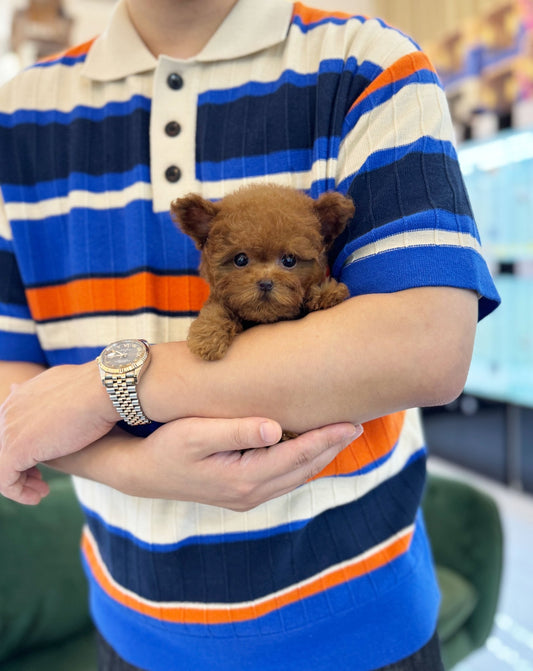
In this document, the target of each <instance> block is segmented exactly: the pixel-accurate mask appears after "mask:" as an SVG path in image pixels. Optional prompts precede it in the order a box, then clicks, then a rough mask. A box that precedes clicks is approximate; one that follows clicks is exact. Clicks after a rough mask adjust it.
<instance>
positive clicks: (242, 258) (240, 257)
mask: <svg viewBox="0 0 533 671" xmlns="http://www.w3.org/2000/svg"><path fill="white" fill-rule="evenodd" d="M233 263H234V264H235V265H236V266H237V268H244V266H247V265H248V257H247V256H246V254H243V253H242V252H241V253H240V254H237V256H235V258H234V259H233Z"/></svg>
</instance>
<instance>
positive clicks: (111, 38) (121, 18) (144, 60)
mask: <svg viewBox="0 0 533 671" xmlns="http://www.w3.org/2000/svg"><path fill="white" fill-rule="evenodd" d="M292 12H293V6H292V4H291V3H290V2H288V1H287V0H238V2H237V3H236V4H235V6H234V7H233V8H232V10H231V11H230V13H229V14H228V15H227V17H226V18H225V19H224V21H223V22H222V24H221V25H220V27H219V28H218V30H217V31H216V33H215V34H214V35H213V37H212V38H211V39H210V40H209V42H208V43H207V44H206V45H205V47H204V48H203V49H202V51H201V52H200V53H199V54H197V55H196V56H194V57H193V58H191V59H188V60H187V61H186V62H198V63H207V62H213V61H221V60H229V59H235V58H240V57H243V56H248V55H250V54H253V53H255V52H257V51H261V50H262V49H267V48H268V47H272V46H274V45H276V44H279V43H280V42H282V41H283V40H284V39H285V37H286V36H287V32H288V29H289V24H290V21H291V17H292ZM157 62H158V59H157V58H156V57H155V56H154V55H153V54H152V53H151V52H150V51H149V50H148V48H147V47H146V45H145V44H144V42H143V41H142V39H141V38H140V37H139V35H138V33H137V31H136V30H135V28H134V26H133V24H132V22H131V20H130V18H129V14H128V10H127V8H126V2H125V0H119V2H118V3H117V5H116V7H115V9H114V10H113V13H112V15H111V19H110V22H109V24H108V27H107V29H106V30H105V32H104V33H102V35H100V36H99V37H98V38H97V39H96V40H95V41H94V43H93V45H92V46H91V48H90V50H89V53H88V54H87V58H86V60H85V63H84V66H83V74H84V75H85V76H86V77H88V78H90V79H94V80H96V81H113V80H116V79H122V78H123V77H127V76H128V75H133V74H138V73H140V72H147V71H150V70H154V69H155V68H156V66H157Z"/></svg>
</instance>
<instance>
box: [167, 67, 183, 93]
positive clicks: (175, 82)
mask: <svg viewBox="0 0 533 671" xmlns="http://www.w3.org/2000/svg"><path fill="white" fill-rule="evenodd" d="M167 84H168V85H169V87H170V88H171V89H174V91H178V90H179V89H180V88H181V87H182V86H183V78H182V77H181V75H179V74H178V73H177V72H171V73H170V74H169V76H168V77H167Z"/></svg>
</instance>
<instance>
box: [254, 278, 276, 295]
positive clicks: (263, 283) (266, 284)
mask: <svg viewBox="0 0 533 671" xmlns="http://www.w3.org/2000/svg"><path fill="white" fill-rule="evenodd" d="M257 286H258V288H259V290H260V291H262V292H263V293H264V294H268V293H269V292H270V291H272V289H273V288H274V282H273V281H272V280H268V279H263V280H259V282H258V283H257Z"/></svg>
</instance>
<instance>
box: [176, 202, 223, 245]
mask: <svg viewBox="0 0 533 671" xmlns="http://www.w3.org/2000/svg"><path fill="white" fill-rule="evenodd" d="M219 210H220V206H219V205H217V204H216V203H212V202H211V201H209V200H205V199H204V198H202V197H201V196H199V195H198V194H197V193H189V194H188V195H187V196H184V197H183V198H176V200H173V201H172V203H171V204H170V214H171V216H172V219H173V220H174V221H175V222H176V224H177V225H178V226H179V228H180V229H181V230H182V231H183V232H184V233H185V234H186V235H189V236H190V237H191V238H192V239H193V240H194V242H195V243H196V246H197V247H198V249H202V248H203V246H204V245H205V243H206V241H207V237H208V235H209V229H210V227H211V222H212V220H213V217H214V216H215V215H216V214H217V213H218V212H219Z"/></svg>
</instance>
